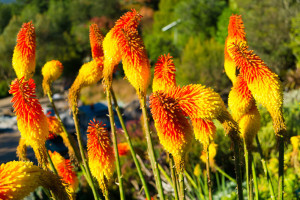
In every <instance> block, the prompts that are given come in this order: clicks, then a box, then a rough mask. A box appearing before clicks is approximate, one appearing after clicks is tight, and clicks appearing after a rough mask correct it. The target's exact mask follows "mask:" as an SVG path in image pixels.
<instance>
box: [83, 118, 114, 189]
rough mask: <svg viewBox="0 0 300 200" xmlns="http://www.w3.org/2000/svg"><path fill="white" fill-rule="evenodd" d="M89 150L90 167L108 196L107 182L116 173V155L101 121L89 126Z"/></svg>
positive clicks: (93, 122)
mask: <svg viewBox="0 0 300 200" xmlns="http://www.w3.org/2000/svg"><path fill="white" fill-rule="evenodd" d="M87 132H88V133H89V134H88V135H87V137H88V141H87V148H88V158H89V166H90V169H91V173H92V175H93V176H94V177H95V178H96V179H97V180H98V183H99V186H100V188H101V190H102V192H103V193H104V194H107V185H106V184H107V182H106V181H109V180H110V179H111V177H112V175H113V173H114V169H115V165H114V161H115V155H114V150H113V147H112V146H111V145H110V144H111V141H110V138H109V135H108V132H107V130H106V128H105V127H104V125H102V123H99V121H95V120H94V121H91V122H90V123H89V126H88V130H87Z"/></svg>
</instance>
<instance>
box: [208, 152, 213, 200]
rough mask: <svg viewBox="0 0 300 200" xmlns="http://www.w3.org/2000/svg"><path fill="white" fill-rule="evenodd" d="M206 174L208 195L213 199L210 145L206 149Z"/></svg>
mask: <svg viewBox="0 0 300 200" xmlns="http://www.w3.org/2000/svg"><path fill="white" fill-rule="evenodd" d="M206 175H207V186H208V197H209V200H212V199H213V197H212V191H211V187H212V183H211V179H210V167H209V148H208V147H207V149H206Z"/></svg>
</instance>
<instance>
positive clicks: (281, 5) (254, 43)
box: [236, 0, 300, 75]
mask: <svg viewBox="0 0 300 200" xmlns="http://www.w3.org/2000/svg"><path fill="white" fill-rule="evenodd" d="M236 2H237V4H238V8H239V12H240V14H241V15H242V17H243V21H244V24H245V30H246V37H247V39H248V43H249V45H250V48H251V49H254V50H255V53H256V54H258V55H259V56H260V57H261V58H262V59H263V60H264V61H265V63H266V64H267V65H268V66H269V67H270V68H272V69H273V70H275V72H276V73H278V74H280V75H285V72H286V70H287V69H289V68H292V67H294V66H295V58H294V57H293V55H292V50H291V48H290V47H289V46H288V44H289V42H290V37H289V31H290V23H291V18H292V17H293V16H295V15H296V14H297V13H298V12H299V11H300V4H299V3H297V2H295V1H293V0H287V1H277V0H266V1H258V0H256V1H252V0H236Z"/></svg>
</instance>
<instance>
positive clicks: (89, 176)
mask: <svg viewBox="0 0 300 200" xmlns="http://www.w3.org/2000/svg"><path fill="white" fill-rule="evenodd" d="M72 112H73V118H74V123H75V129H76V133H77V134H76V135H77V140H78V145H79V150H80V154H81V158H82V162H83V165H84V168H85V172H86V175H87V176H86V178H87V179H89V180H88V183H90V187H91V188H92V191H93V195H94V198H95V199H97V200H98V199H101V198H100V196H99V193H98V191H97V189H96V187H95V184H94V182H93V177H92V174H91V171H90V168H89V166H88V164H87V160H86V156H85V153H84V149H83V144H82V139H81V133H80V128H79V120H78V116H77V113H76V112H75V109H73V110H72Z"/></svg>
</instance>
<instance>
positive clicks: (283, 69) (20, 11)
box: [0, 0, 300, 199]
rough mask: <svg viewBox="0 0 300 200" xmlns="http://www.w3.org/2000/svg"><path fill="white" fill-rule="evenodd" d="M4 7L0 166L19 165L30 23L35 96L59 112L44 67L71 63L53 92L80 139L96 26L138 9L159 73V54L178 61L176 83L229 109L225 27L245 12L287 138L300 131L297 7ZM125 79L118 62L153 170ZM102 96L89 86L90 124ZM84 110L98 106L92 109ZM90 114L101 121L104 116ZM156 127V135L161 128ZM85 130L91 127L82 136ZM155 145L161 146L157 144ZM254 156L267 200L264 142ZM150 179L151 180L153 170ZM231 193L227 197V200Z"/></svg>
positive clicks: (99, 1) (269, 137)
mask: <svg viewBox="0 0 300 200" xmlns="http://www.w3.org/2000/svg"><path fill="white" fill-rule="evenodd" d="M0 2H1V3H0V141H1V142H0V145H1V148H0V163H3V162H7V161H9V160H13V159H17V158H15V149H16V146H17V145H18V138H19V132H18V131H17V127H16V120H15V117H14V114H13V112H12V105H11V103H10V99H11V96H10V95H9V94H8V90H9V85H10V83H11V81H12V80H13V79H14V78H16V75H15V72H14V71H13V68H12V64H11V62H12V54H13V49H14V46H15V45H16V36H17V33H18V31H19V29H20V27H21V26H22V24H23V23H24V22H28V21H32V22H33V24H34V26H35V28H36V40H37V49H36V50H37V51H36V73H35V76H34V80H35V82H36V85H37V95H38V97H39V98H40V101H41V103H42V105H43V108H44V109H45V111H47V110H51V108H49V101H48V99H47V98H45V97H43V94H42V87H41V82H42V75H41V68H42V67H43V65H44V64H45V63H46V62H47V61H50V60H53V59H55V60H59V61H61V62H62V64H63V65H64V72H63V75H62V77H61V78H60V79H59V80H58V81H56V82H54V85H53V92H54V99H55V100H56V103H57V106H58V108H59V110H60V111H61V116H66V117H65V121H64V123H65V124H66V125H67V126H68V125H69V126H70V132H72V129H74V124H73V121H72V117H71V116H70V115H69V110H68V105H67V102H66V100H65V98H66V94H67V93H68V89H69V87H70V86H71V84H72V83H73V81H74V79H75V78H76V75H77V73H78V70H79V68H80V67H81V65H82V64H83V63H86V62H88V61H90V60H91V59H92V57H91V50H90V43H89V25H90V24H92V23H96V24H98V26H99V27H100V28H101V30H102V32H103V35H105V34H106V33H107V32H108V31H109V30H110V29H111V28H112V27H113V26H114V22H115V21H116V20H117V19H118V18H119V17H120V16H121V15H122V14H124V13H125V12H126V11H128V10H130V9H131V8H135V9H136V10H137V11H139V13H140V14H141V15H143V18H142V21H141V26H140V27H139V31H140V33H141V35H142V37H143V40H144V43H145V46H146V49H147V53H148V56H149V59H150V63H151V66H152V73H153V69H154V64H155V62H156V61H157V59H158V57H159V56H160V55H161V54H167V53H170V55H171V56H173V58H174V63H175V66H176V79H177V83H178V85H186V84H190V83H201V84H204V85H207V86H209V87H212V88H213V89H214V90H216V91H217V92H219V93H220V94H221V96H222V97H223V100H224V101H225V102H227V101H226V100H227V98H228V93H229V91H230V88H231V86H232V84H231V82H230V80H229V79H228V77H227V76H226V74H225V73H224V66H223V63H224V43H225V39H226V37H227V26H228V22H229V17H230V16H231V14H232V13H236V14H241V15H242V19H243V21H244V25H245V31H246V37H247V40H248V43H249V47H250V49H253V50H254V52H255V53H256V54H258V55H259V56H260V57H261V58H262V59H263V60H264V61H265V63H266V64H267V65H268V66H269V67H270V68H271V69H272V70H273V71H275V72H276V73H277V74H278V75H279V77H280V79H281V80H282V82H283V85H284V91H285V92H284V99H285V101H284V115H285V119H286V123H287V128H288V136H289V137H290V136H294V135H299V134H300V112H299V107H300V106H299V102H300V90H299V87H300V1H299V0H264V1H260V0H160V1H159V0H64V1H62V0H11V1H10V0H0ZM123 75H124V73H123V71H122V66H121V65H120V66H119V68H118V70H117V72H116V73H115V81H114V83H113V84H114V85H113V87H114V90H115V93H116V95H117V97H118V98H119V99H120V104H121V107H122V108H123V112H124V116H125V119H126V123H127V124H126V125H127V126H128V129H129V132H130V133H131V134H132V137H133V138H134V139H133V141H134V146H135V147H136V148H137V152H138V154H139V155H140V156H141V157H142V159H143V160H144V161H145V162H146V165H149V163H147V158H146V154H145V151H146V146H145V142H144V137H143V133H142V131H141V126H140V124H139V117H140V115H139V104H138V101H133V100H134V99H137V96H136V94H135V91H134V89H133V87H132V86H131V85H130V84H129V83H128V81H127V80H124V79H123V77H124V76H123ZM152 75H153V74H152ZM150 92H151V87H149V94H150ZM104 99H105V94H104V93H103V88H102V85H101V83H98V84H97V85H95V86H92V87H88V88H85V89H83V90H82V92H81V97H80V101H81V103H80V105H83V107H81V112H82V113H83V114H86V115H89V117H91V116H90V114H91V112H98V111H99V112H98V114H99V113H101V115H100V114H99V119H100V120H102V118H103V120H104V117H106V114H107V109H106V107H105V106H104V107H103V104H98V103H99V102H101V101H103V100H104ZM102 103H104V102H102ZM85 105H93V106H90V107H84V106H85ZM47 106H48V107H47ZM104 110H105V111H104ZM260 113H261V115H262V119H261V121H262V127H261V130H260V131H259V134H258V135H259V138H260V140H261V143H262V144H263V145H262V147H263V154H264V155H265V157H266V159H267V162H268V164H269V168H270V170H271V172H272V174H276V173H277V171H276V170H277V165H278V164H277V160H276V159H274V158H276V156H277V151H276V139H275V136H274V132H273V127H272V122H271V118H270V116H269V114H268V112H267V111H266V110H264V109H260ZM52 114H53V113H52ZM92 114H95V115H97V113H92ZM62 118H63V117H62ZM12 119H13V120H12ZM106 120H107V118H106ZM81 121H83V122H85V123H86V124H87V122H88V120H87V118H84V119H82V120H81ZM86 124H85V125H86ZM152 129H153V131H155V129H154V128H153V125H152ZM85 130H86V129H85ZM85 130H84V129H83V132H85ZM217 130H218V131H217V137H216V139H215V142H216V144H218V152H217V155H216V164H217V165H219V166H221V167H222V168H223V169H224V170H225V171H227V173H229V175H231V176H232V177H234V171H233V170H232V169H233V159H232V156H233V155H232V152H231V151H228V149H230V141H229V138H228V137H226V136H224V131H223V129H222V128H221V126H220V124H217ZM73 131H74V130H73ZM154 136H155V135H154ZM118 140H119V141H125V138H124V137H123V136H122V135H119V138H118ZM155 141H156V142H155V143H156V145H157V146H158V145H159V144H158V140H157V138H156V140H155ZM287 143H288V142H287ZM194 147H195V148H193V151H191V152H190V154H189V155H188V157H187V159H188V160H189V162H187V163H188V164H187V170H188V171H189V172H190V174H192V175H193V169H194V167H195V166H196V165H197V164H199V163H200V158H199V155H200V152H201V147H200V145H195V146H194ZM156 151H157V153H158V155H160V157H159V162H160V163H161V164H162V165H163V167H165V166H167V165H166V163H165V158H166V154H165V153H164V152H163V150H162V148H156ZM253 152H254V159H255V164H256V166H257V173H258V175H259V176H260V181H259V182H260V190H261V194H260V195H261V197H262V198H263V199H266V198H267V197H268V195H269V193H268V189H267V183H266V180H265V179H264V176H263V169H262V166H261V163H260V157H259V154H258V152H257V149H256V144H254V149H253ZM291 152H292V146H291V145H287V148H286V155H285V156H286V157H285V158H286V160H285V161H286V168H285V169H286V177H287V178H286V180H287V183H286V194H288V195H289V197H291V199H292V198H293V197H295V196H296V192H297V191H298V194H299V182H298V181H299V179H298V181H297V176H296V175H295V173H294V169H293V167H292V164H291V163H290V162H289V161H290V157H291ZM30 155H32V152H31V154H30V152H29V157H30ZM1 156H2V157H1ZM5 156H6V157H5ZM127 156H128V157H130V156H129V155H127ZM32 157H33V155H32ZM122 159H123V160H122V162H123V163H124V165H123V168H122V170H124V171H126V169H131V168H132V167H133V166H134V165H133V163H132V159H131V158H130V159H127V158H122ZM202 165H203V163H202ZM202 167H204V166H202ZM165 168H167V167H165ZM202 169H203V168H202ZM149 173H150V172H149ZM124 176H125V178H124V179H125V180H128V182H126V183H125V184H126V186H128V188H131V189H130V190H131V191H127V192H128V194H129V193H130V194H132V193H135V195H136V196H138V195H140V194H137V192H136V191H138V189H136V188H133V187H132V185H133V186H136V185H137V183H135V182H134V180H138V177H137V174H136V172H135V171H134V170H127V171H126V173H125V174H124ZM216 177H217V176H216ZM147 180H151V181H152V182H153V177H152V175H151V173H150V175H148V178H147ZM215 183H216V182H215ZM227 183H229V182H227ZM234 188H235V185H233V186H232V185H231V186H230V184H226V187H225V185H224V187H222V189H219V188H218V189H216V191H215V194H214V195H219V197H220V199H221V197H224V198H222V199H234V198H235V193H234V191H235V189H234ZM115 189H116V188H115ZM116 190H117V189H116ZM128 190H129V189H128ZM191 191H192V190H191ZM191 195H193V192H191ZM226 195H229V197H228V198H227V197H226ZM264 197H265V198H264ZM192 199H193V198H192Z"/></svg>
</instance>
